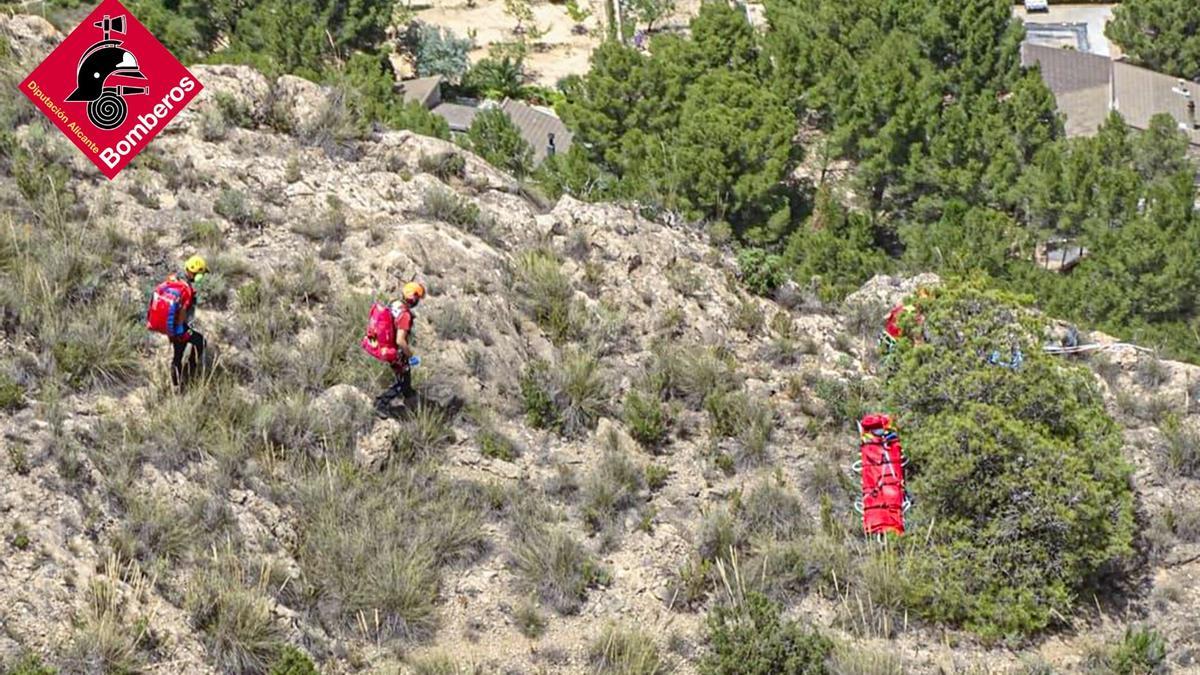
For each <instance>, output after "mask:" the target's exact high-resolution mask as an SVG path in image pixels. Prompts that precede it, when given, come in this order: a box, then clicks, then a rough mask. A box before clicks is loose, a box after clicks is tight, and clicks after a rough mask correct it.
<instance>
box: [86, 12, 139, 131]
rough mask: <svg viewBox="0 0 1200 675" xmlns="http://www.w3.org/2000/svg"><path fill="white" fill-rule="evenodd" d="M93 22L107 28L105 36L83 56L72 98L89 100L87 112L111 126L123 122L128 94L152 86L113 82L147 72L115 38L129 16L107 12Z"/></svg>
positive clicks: (96, 122)
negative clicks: (113, 78) (117, 78)
mask: <svg viewBox="0 0 1200 675" xmlns="http://www.w3.org/2000/svg"><path fill="white" fill-rule="evenodd" d="M92 25H93V26H95V27H97V28H99V29H101V30H103V31H104V39H103V40H100V41H99V42H97V43H95V44H93V45H92V46H91V47H88V49H87V51H85V52H84V53H83V56H82V57H81V58H80V59H79V70H78V71H77V72H76V75H75V82H76V85H77V86H76V87H75V91H73V92H71V95H70V96H68V97H67V100H68V101H74V102H85V101H86V102H87V104H88V106H87V116H88V119H89V120H91V122H92V124H94V125H96V127H97V128H99V129H104V130H106V131H107V130H110V129H116V128H117V127H119V126H121V124H122V123H123V122H124V121H125V116H126V115H128V114H129V107H128V106H127V105H126V104H125V97H126V96H133V95H137V94H147V93H149V91H150V89H149V88H148V87H130V86H126V85H109V84H108V80H109V78H110V77H131V78H135V79H139V80H144V79H146V76H145V75H143V74H142V72H141V71H140V70H139V69H138V62H137V58H136V57H134V55H133V52H131V51H129V50H128V49H122V48H121V44H122V43H121V41H120V40H114V39H112V37H111V36H112V33H119V34H121V35H124V34H125V17H124V16H118V17H116V18H109V16H108V15H107V14H105V15H104V18H103V19H102V20H100V21H95V22H93V23H92Z"/></svg>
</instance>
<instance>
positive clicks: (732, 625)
mask: <svg viewBox="0 0 1200 675" xmlns="http://www.w3.org/2000/svg"><path fill="white" fill-rule="evenodd" d="M705 625H706V629H707V630H706V637H707V639H708V645H709V653H708V654H706V655H705V657H704V658H703V660H701V662H700V672H701V673H703V674H704V675H735V674H737V675H801V674H804V675H808V674H813V675H817V674H823V673H825V672H827V669H826V665H825V661H826V659H827V658H828V657H829V654H830V652H831V651H832V650H833V642H832V641H831V640H829V639H828V638H826V637H824V636H822V635H821V634H820V633H817V632H809V631H806V630H804V628H802V627H801V626H800V625H799V624H798V623H796V622H795V621H791V620H788V619H784V618H783V616H782V610H781V609H780V607H779V605H777V604H775V603H774V602H771V601H770V600H768V599H767V598H766V597H765V596H763V595H761V594H759V593H754V592H751V593H747V594H746V595H745V597H743V598H740V599H739V600H738V601H737V602H736V603H734V604H732V605H726V604H720V605H717V606H715V607H713V609H712V611H710V612H709V614H708V620H707V621H706V624H705Z"/></svg>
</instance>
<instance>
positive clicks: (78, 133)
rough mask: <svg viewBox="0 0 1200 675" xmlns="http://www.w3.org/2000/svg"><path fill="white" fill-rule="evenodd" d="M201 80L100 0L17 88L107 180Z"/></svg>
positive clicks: (117, 7) (116, 5)
mask: <svg viewBox="0 0 1200 675" xmlns="http://www.w3.org/2000/svg"><path fill="white" fill-rule="evenodd" d="M201 89H203V87H202V86H201V85H200V82H198V81H197V80H196V78H195V77H193V76H192V74H191V73H190V72H188V69H187V68H184V67H183V64H181V63H180V62H179V61H178V60H177V59H176V58H175V57H174V56H172V55H171V52H169V51H167V48H166V47H164V46H163V45H162V43H161V42H159V41H158V40H157V39H156V38H155V37H154V35H152V34H151V33H150V31H148V30H146V27H145V26H143V25H142V24H141V23H140V22H139V21H138V20H137V19H136V18H134V16H133V14H131V13H130V12H129V10H128V9H125V6H124V5H122V4H121V3H120V2H118V1H117V0H104V1H103V2H101V3H100V6H99V7H97V8H96V9H95V10H94V11H92V13H91V14H89V15H88V17H87V18H86V19H84V20H83V23H80V24H79V25H78V26H76V28H75V30H73V31H71V34H70V35H68V36H67V39H66V40H63V43H62V44H60V45H59V46H58V48H57V49H55V50H54V51H53V52H51V53H50V55H49V56H47V57H46V60H45V61H42V63H41V64H40V65H38V67H37V68H35V69H34V70H33V72H32V73H30V74H29V77H27V78H25V81H24V82H22V83H21V91H22V92H23V93H24V94H25V95H26V96H28V97H29V100H31V101H33V103H34V105H36V106H37V107H38V109H39V110H41V111H42V112H43V113H45V114H46V117H49V118H50V121H51V122H54V125H55V126H57V127H58V128H59V130H61V131H62V132H63V133H64V134H66V136H67V138H69V139H71V142H72V143H74V144H75V145H76V146H77V147H78V148H79V149H80V150H82V151H83V154H85V155H87V156H88V159H90V160H92V162H93V163H94V164H95V165H96V166H97V167H99V168H100V172H101V173H103V174H104V175H105V176H107V177H108V178H109V179H112V178H114V177H116V175H117V174H118V173H121V169H124V168H125V165H127V164H129V162H130V160H132V159H133V158H134V157H135V156H136V155H137V154H138V153H139V152H141V151H142V150H143V149H144V148H145V147H146V146H147V145H148V144H149V143H150V141H151V140H153V139H154V137H155V136H157V135H158V132H160V131H162V130H163V127H165V126H167V124H168V123H169V122H170V121H171V120H172V119H173V118H174V117H175V116H176V115H178V114H179V111H181V110H183V108H184V106H186V105H187V104H188V103H190V102H191V100H192V99H193V98H195V97H196V94H199V93H200V90H201Z"/></svg>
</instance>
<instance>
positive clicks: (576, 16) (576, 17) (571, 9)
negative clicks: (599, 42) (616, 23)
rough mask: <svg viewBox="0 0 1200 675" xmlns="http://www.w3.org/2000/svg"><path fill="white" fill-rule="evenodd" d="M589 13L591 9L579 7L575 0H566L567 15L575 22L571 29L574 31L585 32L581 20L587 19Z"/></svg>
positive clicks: (590, 13)
mask: <svg viewBox="0 0 1200 675" xmlns="http://www.w3.org/2000/svg"><path fill="white" fill-rule="evenodd" d="M591 15H592V12H591V10H588V9H586V8H583V7H580V6H579V3H578V2H576V0H567V16H569V17H571V21H574V22H575V26H574V28H573V29H572V30H573V31H574V32H575V33H577V34H580V35H582V34H583V33H586V32H587V29H586V28H584V27H583V22H584V21H587V20H588V17H589V16H591Z"/></svg>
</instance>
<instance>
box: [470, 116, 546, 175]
mask: <svg viewBox="0 0 1200 675" xmlns="http://www.w3.org/2000/svg"><path fill="white" fill-rule="evenodd" d="M467 138H469V139H470V141H471V148H472V149H473V150H474V151H475V152H476V153H478V154H479V156H480V157H483V158H484V159H485V160H487V162H488V163H489V164H491V165H493V166H495V167H497V168H500V169H503V170H505V171H508V172H509V173H511V174H513V175H514V176H516V177H518V178H523V177H525V175H526V174H528V173H529V172H530V170H532V168H533V150H532V149H531V148H530V147H529V144H528V143H526V142H525V139H524V138H522V137H521V132H520V131H519V130H518V129H517V127H516V125H515V124H513V123H512V120H510V119H509V118H508V115H507V114H506V113H505V112H504V111H503V110H500V109H499V108H492V109H490V110H484V111H483V112H481V113H479V114H478V115H476V116H475V120H474V121H473V122H471V128H470V129H469V130H468V131H467Z"/></svg>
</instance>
